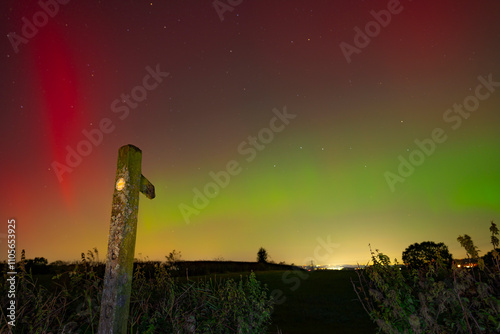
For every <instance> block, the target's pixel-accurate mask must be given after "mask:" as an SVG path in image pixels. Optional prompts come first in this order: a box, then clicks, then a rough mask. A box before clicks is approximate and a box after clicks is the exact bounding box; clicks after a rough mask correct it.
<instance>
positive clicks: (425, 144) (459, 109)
mask: <svg viewBox="0 0 500 334" xmlns="http://www.w3.org/2000/svg"><path fill="white" fill-rule="evenodd" d="M492 77H493V74H491V73H490V74H489V75H488V76H487V77H484V76H478V77H477V79H478V81H479V82H480V84H478V85H477V86H476V88H475V89H474V95H469V96H467V97H466V98H465V99H464V100H463V102H462V104H458V103H454V104H453V107H452V108H449V109H447V110H445V112H444V113H443V120H444V122H445V123H450V124H451V128H452V129H453V130H458V129H459V128H460V126H461V125H462V122H463V120H464V119H468V118H469V117H470V115H471V113H472V112H474V111H476V110H477V109H478V108H479V105H480V103H481V102H480V101H485V100H486V99H488V98H489V97H490V96H491V94H492V93H494V92H495V87H500V82H498V81H493V78H492ZM447 139H448V135H447V134H446V132H445V130H443V129H442V128H435V129H433V130H432V131H431V134H430V136H429V138H424V139H422V140H420V139H418V138H417V139H415V141H414V143H415V146H416V148H414V149H413V150H412V151H411V152H410V153H409V154H408V157H407V158H405V157H403V156H402V155H399V156H398V160H399V166H398V169H397V173H393V172H391V171H386V172H385V173H384V177H385V180H386V182H387V185H388V186H389V188H390V189H391V191H392V192H394V191H395V190H396V188H395V186H396V184H397V183H398V182H400V183H403V182H404V181H405V180H406V178H408V177H410V176H411V175H413V173H414V172H415V168H416V167H418V166H421V165H422V164H423V163H424V162H425V160H426V159H427V158H428V157H430V156H431V155H432V154H434V152H435V151H436V148H437V145H438V144H442V143H444V142H445V141H446V140H447Z"/></svg>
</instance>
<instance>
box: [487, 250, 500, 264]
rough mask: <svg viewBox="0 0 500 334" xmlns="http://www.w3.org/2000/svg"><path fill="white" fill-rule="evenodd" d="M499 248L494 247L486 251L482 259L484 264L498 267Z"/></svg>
mask: <svg viewBox="0 0 500 334" xmlns="http://www.w3.org/2000/svg"><path fill="white" fill-rule="evenodd" d="M499 254H500V248H495V249H494V250H491V251H489V252H488V253H486V254H484V256H483V260H484V264H485V265H486V266H487V267H488V268H491V267H499V266H500V258H499Z"/></svg>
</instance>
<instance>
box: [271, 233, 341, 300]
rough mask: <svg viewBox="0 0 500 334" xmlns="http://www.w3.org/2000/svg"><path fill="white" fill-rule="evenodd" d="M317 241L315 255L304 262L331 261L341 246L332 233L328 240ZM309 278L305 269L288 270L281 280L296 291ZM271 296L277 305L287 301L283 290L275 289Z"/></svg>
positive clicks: (318, 239) (319, 239)
mask: <svg viewBox="0 0 500 334" xmlns="http://www.w3.org/2000/svg"><path fill="white" fill-rule="evenodd" d="M316 241H317V242H318V244H317V245H316V247H315V248H314V252H313V256H310V257H307V258H305V259H304V263H311V262H314V263H326V262H329V261H328V260H329V259H330V256H331V255H332V254H333V252H334V249H336V248H339V247H340V245H339V244H337V243H333V242H332V241H331V237H330V235H329V236H328V237H327V238H326V240H324V239H322V238H320V237H317V238H316ZM308 278H309V274H308V273H307V272H305V271H303V270H298V269H297V270H287V271H285V272H284V273H283V275H282V276H281V281H282V282H283V283H284V284H286V285H291V286H290V288H289V289H290V291H291V292H294V291H296V290H297V289H298V288H300V285H301V284H302V281H304V280H306V279H308ZM271 297H272V298H273V300H274V301H275V304H276V305H281V304H283V303H284V302H285V301H286V296H285V295H284V292H283V290H281V289H274V290H273V291H271Z"/></svg>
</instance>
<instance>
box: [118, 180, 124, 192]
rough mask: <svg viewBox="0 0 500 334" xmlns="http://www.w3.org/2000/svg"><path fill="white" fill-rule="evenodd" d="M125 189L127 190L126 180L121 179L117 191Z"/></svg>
mask: <svg viewBox="0 0 500 334" xmlns="http://www.w3.org/2000/svg"><path fill="white" fill-rule="evenodd" d="M123 188H125V179H124V178H123V177H121V178H119V179H118V181H116V190H118V191H120V190H122V189H123Z"/></svg>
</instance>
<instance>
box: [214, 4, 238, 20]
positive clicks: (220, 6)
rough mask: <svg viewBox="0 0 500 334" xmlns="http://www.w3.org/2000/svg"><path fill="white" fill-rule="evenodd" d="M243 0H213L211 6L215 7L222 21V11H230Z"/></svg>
mask: <svg viewBox="0 0 500 334" xmlns="http://www.w3.org/2000/svg"><path fill="white" fill-rule="evenodd" d="M242 2H243V0H214V1H213V2H212V6H213V7H214V8H215V11H216V12H217V15H219V19H220V21H221V22H222V21H224V13H225V12H232V11H233V10H234V8H235V7H238V6H239V5H241V3H242Z"/></svg>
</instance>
